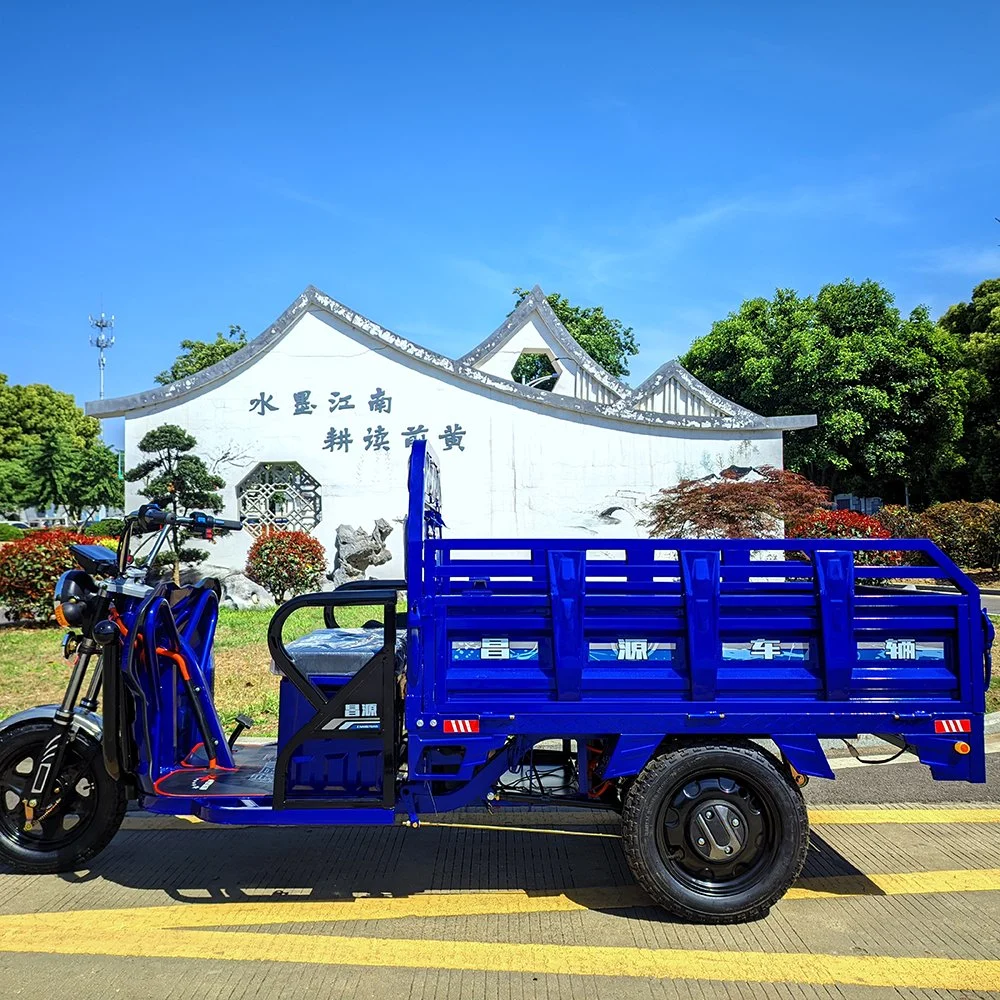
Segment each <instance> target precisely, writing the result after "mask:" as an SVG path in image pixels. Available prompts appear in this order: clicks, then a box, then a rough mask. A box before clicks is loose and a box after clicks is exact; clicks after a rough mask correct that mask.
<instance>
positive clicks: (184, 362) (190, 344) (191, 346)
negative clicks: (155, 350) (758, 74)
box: [154, 324, 247, 385]
mask: <svg viewBox="0 0 1000 1000" xmlns="http://www.w3.org/2000/svg"><path fill="white" fill-rule="evenodd" d="M246 345H247V334H246V331H245V330H244V329H243V327H241V326H235V325H233V324H230V327H229V333H228V334H226V333H221V332H220V333H217V334H216V335H215V340H182V341H181V349H182V350H181V353H180V354H178V355H177V359H176V360H175V361H174V363H173V364H172V365H171V366H170V367H169V368H167V369H166V370H164V371H162V372H160V374H159V375H157V376H156V377H155V379H154V381H155V382H157V383H158V384H159V385H170V383H171V382H176V381H177V380H178V379H182V378H187V377H188V376H189V375H194V373H195V372H200V371H201V370H202V369H203V368H208V367H209V366H210V365H214V364H215V363H216V362H218V361H222V360H223V359H225V358H228V357H229V355H230V354H235V353H236V351H238V350H239V349H240V348H241V347H246Z"/></svg>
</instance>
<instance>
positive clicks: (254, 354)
mask: <svg viewBox="0 0 1000 1000" xmlns="http://www.w3.org/2000/svg"><path fill="white" fill-rule="evenodd" d="M310 311H317V312H322V313H325V314H327V315H328V316H332V317H333V318H335V319H337V320H339V321H340V322H342V323H343V324H344V325H346V326H348V327H350V328H351V329H352V330H353V331H354V332H355V333H356V334H358V335H359V336H360V337H361V338H362V339H367V340H370V341H372V342H373V345H374V346H377V347H378V348H379V349H380V350H384V349H385V348H389V349H390V350H391V351H393V352H396V353H398V354H399V355H400V360H401V361H405V362H406V363H408V364H411V365H412V364H413V363H414V362H416V363H417V364H418V365H421V366H425V367H427V368H429V369H433V370H435V371H438V372H446V373H448V374H449V375H451V376H453V377H455V378H456V379H457V380H458V381H459V382H463V381H464V382H466V383H469V384H470V387H475V388H478V389H483V388H486V389H490V390H493V391H495V392H497V393H501V394H503V396H505V397H506V398H508V399H511V400H514V399H522V400H528V401H531V402H533V403H538V404H542V405H544V406H545V407H546V408H551V409H556V410H563V411H570V412H573V413H577V414H580V415H582V416H591V417H604V418H607V419H612V420H618V421H621V422H622V423H623V424H632V425H636V424H638V425H649V426H654V427H656V426H659V427H678V428H688V429H699V428H701V429H705V430H711V429H725V428H731V429H745V430H781V431H785V430H797V429H799V428H803V427H813V426H815V424H816V418H815V416H792V417H762V416H760V414H757V413H753V412H752V411H751V410H746V409H744V408H743V407H740V406H737V405H736V404H735V403H732V402H730V401H729V400H726V399H723V397H722V396H719V395H718V394H717V393H713V392H712V391H711V390H710V389H709V388H708V387H707V386H704V385H702V383H700V382H698V380H697V379H695V378H694V377H693V376H692V375H690V374H689V373H688V372H686V371H684V369H683V368H681V366H680V365H679V364H678V362H676V361H675V362H668V364H667V365H664V366H663V367H662V368H661V369H660V370H659V371H658V372H657V373H655V374H654V375H652V376H651V377H650V378H649V379H647V380H646V381H645V382H643V384H642V386H640V387H639V389H636V390H633V389H631V388H629V386H627V385H625V384H624V383H623V382H620V381H619V380H618V379H616V378H615V377H614V376H613V375H611V374H609V373H608V372H607V371H605V369H604V368H603V367H602V366H601V365H600V364H598V363H597V362H596V361H594V359H593V358H591V357H590V356H589V355H588V354H586V352H584V351H583V349H582V348H581V347H580V345H579V344H578V343H577V342H576V341H575V340H574V339H573V338H572V337H571V336H570V334H569V332H568V331H567V330H566V328H565V327H564V326H563V325H562V323H560V322H559V319H558V317H557V316H556V315H555V313H554V312H553V311H552V307H551V306H550V305H549V303H548V301H547V300H546V298H545V295H544V293H543V292H542V290H541V289H540V288H539V287H538V286H537V285H536V286H535V287H534V288H533V289H532V290H531V292H530V293H529V295H528V297H527V298H526V299H525V300H524V302H522V303H521V304H520V305H519V306H518V308H517V309H515V310H514V312H513V313H511V315H510V316H509V317H508V318H507V320H506V321H505V322H504V323H503V324H501V326H499V327H498V328H497V329H496V330H495V331H494V332H493V333H492V334H491V335H490V336H489V337H487V338H486V340H484V341H483V342H482V343H481V344H480V345H479V346H478V347H476V348H475V349H474V350H472V351H470V352H469V354H466V355H465V356H464V357H462V358H460V359H459V360H458V361H453V360H451V359H450V358H446V357H445V356H444V355H443V354H438V353H437V352H436V351H432V350H430V349H429V348H426V347H421V346H420V345H419V344H415V343H413V341H411V340H408V339H407V338H406V337H402V336H400V335H399V334H398V333H393V332H392V331H391V330H387V329H386V328H385V327H382V326H379V324H378V323H375V322H374V321H373V320H370V319H368V318H367V317H366V316H362V315H361V314H360V313H357V312H354V310H353V309H349V308H348V307H347V306H345V305H343V304H342V303H340V302H338V301H337V300H336V299H333V298H331V297H330V296H329V295H326V294H325V293H324V292H321V291H320V290H319V289H318V288H315V287H314V286H313V285H309V286H308V287H307V288H306V289H305V290H304V291H303V292H302V294H301V295H299V296H298V298H297V299H296V300H295V301H294V302H293V303H292V304H291V305H290V306H289V307H288V308H287V309H286V310H285V311H284V312H283V313H282V314H281V315H280V316H279V317H278V318H277V319H276V320H275V321H274V322H273V323H272V324H271V325H270V326H269V327H268V328H267V329H266V330H264V331H263V332H262V333H260V334H259V335H258V336H256V337H255V338H254V339H253V340H251V341H250V343H248V344H247V345H246V346H245V347H241V348H240V349H239V350H238V351H235V352H233V353H232V354H230V355H229V357H227V358H224V359H223V360H222V361H218V362H216V363H215V364H214V365H211V366H209V367H208V368H204V369H202V370H201V371H200V372H196V373H195V374H194V375H189V376H188V377H186V378H183V379H180V380H178V381H177V382H171V383H170V385H165V386H158V387H156V388H155V389H147V390H145V391H144V392H137V393H134V394H132V395H130V396H119V397H117V398H115V399H101V400H93V401H91V402H88V403H87V404H86V412H87V414H88V415H89V416H93V417H119V416H126V415H128V414H130V413H135V412H136V411H140V410H145V409H148V408H150V407H153V406H163V405H167V406H169V405H172V404H174V403H180V402H183V401H184V400H185V399H187V398H189V397H191V396H193V395H196V394H198V393H201V392H203V391H205V390H206V389H210V388H211V387H212V385H214V384H215V383H217V382H221V381H222V380H223V379H225V378H228V377H229V376H230V375H232V374H234V373H236V372H239V371H241V370H242V369H244V368H247V367H249V366H250V365H252V364H254V363H255V362H256V361H258V360H260V359H261V358H262V357H263V356H264V355H265V354H266V353H267V352H268V351H270V350H271V348H272V347H274V346H275V345H276V344H277V343H278V342H279V341H280V340H281V339H282V338H283V337H284V336H285V334H287V333H288V331H289V330H290V329H291V328H292V326H293V325H294V324H295V323H296V322H297V321H298V320H299V319H300V318H301V317H302V316H303V315H304V314H305V313H307V312H310ZM532 311H537V313H538V315H539V316H540V317H541V319H542V321H543V322H544V323H545V325H546V327H547V328H548V330H549V332H550V333H551V335H552V336H553V337H554V338H555V339H556V340H557V341H558V342H559V344H560V346H561V347H563V348H565V349H566V350H567V352H569V353H571V354H572V356H573V357H574V359H575V360H576V361H577V362H578V363H579V364H580V366H581V367H582V368H583V369H584V370H585V371H587V372H588V373H589V374H590V375H592V376H593V377H594V378H595V379H597V380H598V381H600V382H602V383H603V384H604V385H605V386H607V388H608V389H609V390H610V391H611V392H612V393H614V395H615V396H616V397H617V399H616V401H615V402H613V403H610V404H605V403H592V402H589V401H586V400H582V399H575V398H573V397H572V396H563V395H559V394H557V393H552V392H545V391H544V390H541V389H533V388H531V387H530V386H526V385H522V384H521V383H519V382H513V381H511V380H509V379H504V378H499V377H497V376H495V375H489V374H487V373H486V372H483V371H479V370H478V369H477V368H474V367H472V365H473V364H474V363H475V362H476V361H477V360H479V359H481V358H483V357H485V356H487V355H488V354H489V353H491V352H492V351H495V350H497V349H498V348H499V347H500V346H501V345H502V344H503V343H504V342H505V341H506V340H508V339H509V338H510V337H511V336H513V334H514V333H516V332H517V330H518V329H520V327H521V326H523V324H524V323H525V322H526V320H527V317H528V315H529V314H530V313H531V312H532ZM671 365H674V366H676V368H677V369H678V370H679V371H680V372H682V373H683V375H684V376H685V377H686V378H687V379H688V380H689V381H690V382H691V383H692V384H694V385H697V386H699V387H700V391H701V392H702V393H704V394H707V395H708V396H710V397H714V400H718V401H719V403H721V404H724V407H723V406H722V405H719V403H716V402H713V403H712V406H713V408H714V409H716V410H717V411H719V414H720V415H719V416H711V417H686V416H680V415H674V414H664V413H652V412H649V411H644V410H637V409H634V408H633V406H634V402H635V401H637V400H638V399H639V398H640V397H639V396H638V395H637V394H638V393H640V392H641V391H642V390H643V388H644V387H646V386H647V385H649V384H650V383H651V381H652V380H654V379H656V378H657V376H658V375H660V373H661V372H664V371H665V370H667V369H668V368H670V366H671ZM647 393H648V390H647Z"/></svg>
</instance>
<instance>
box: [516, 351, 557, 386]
mask: <svg viewBox="0 0 1000 1000" xmlns="http://www.w3.org/2000/svg"><path fill="white" fill-rule="evenodd" d="M561 374H562V369H561V368H560V367H559V366H558V365H557V364H556V362H555V356H554V355H553V354H552V352H551V351H547V350H538V349H536V350H528V349H525V350H523V351H521V353H520V354H519V355H518V358H517V361H515V362H514V367H513V368H512V369H511V371H510V377H511V378H512V379H513V380H514V381H515V382H520V383H521V384H522V385H527V386H530V387H531V388H532V389H547V390H550V391H551V390H552V389H553V388H554V387H555V384H556V382H557V381H558V380H559V376H560V375H561Z"/></svg>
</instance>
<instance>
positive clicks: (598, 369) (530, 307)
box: [458, 285, 632, 399]
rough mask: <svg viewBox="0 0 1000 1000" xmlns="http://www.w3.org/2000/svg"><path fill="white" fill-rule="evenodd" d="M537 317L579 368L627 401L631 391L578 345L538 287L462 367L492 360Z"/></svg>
mask: <svg viewBox="0 0 1000 1000" xmlns="http://www.w3.org/2000/svg"><path fill="white" fill-rule="evenodd" d="M533 312H534V313H537V314H538V317H539V319H541V321H542V323H543V324H544V325H545V329H546V330H547V331H548V333H549V335H550V336H551V337H552V339H553V340H554V341H555V342H556V343H557V344H558V345H559V346H560V347H561V348H562V349H563V350H564V351H565V352H566V354H567V355H568V356H569V357H571V358H572V359H573V360H574V361H575V362H576V363H577V365H579V367H580V368H582V369H583V371H585V372H586V373H587V374H588V375H590V376H591V378H593V379H595V380H596V381H598V382H600V383H601V385H603V386H604V387H605V388H606V389H607V390H608V391H609V392H611V394H612V395H613V396H614V397H615V398H616V399H625V398H627V397H628V395H629V394H630V393H631V391H632V390H631V389H630V388H629V387H628V386H627V385H625V383H624V382H621V381H619V380H618V379H617V378H615V376H614V375H612V374H611V373H610V372H609V371H608V370H607V369H606V368H605V367H604V366H603V365H602V364H600V362H598V361H595V360H594V359H593V358H592V357H591V356H590V355H589V354H588V353H587V352H586V351H585V350H584V349H583V348H582V347H581V346H580V345H579V344H578V343H577V341H576V339H575V338H574V337H573V335H572V334H571V333H570V332H569V330H567V329H566V327H565V326H563V323H562V321H561V320H560V319H559V317H558V316H557V315H556V314H555V311H554V310H553V309H552V306H550V305H549V300H548V299H547V298H546V297H545V293H544V292H543V291H542V290H541V288H540V287H539V286H538V285H535V287H534V288H532V289H531V291H530V292H528V294H527V295H526V296H525V297H524V298H523V299H522V300H521V301H520V302H519V303H518V306H517V308H516V309H515V310H514V311H513V312H512V313H511V314H510V315H509V316H508V317H507V318H506V319H505V320H504V321H503V323H501V324H500V325H499V326H498V327H497V328H496V329H495V330H494V331H493V332H492V333H491V334H490V335H489V336H488V337H487V338H486V339H485V340H484V341H482V343H480V344H478V345H477V346H476V347H474V348H473V349H472V350H471V351H469V353H468V354H465V355H463V356H462V357H461V358H459V359H458V361H459V364H462V365H468V366H469V367H470V368H476V367H477V366H478V365H479V363H480V362H481V361H483V360H484V359H485V358H488V357H490V356H491V355H493V354H495V353H496V352H497V351H499V350H500V348H501V347H503V345H504V344H506V343H507V341H508V340H510V339H511V337H513V336H514V334H516V333H517V331H518V330H520V329H521V327H522V326H524V324H525V323H527V322H528V317H529V316H531V314H532V313H533Z"/></svg>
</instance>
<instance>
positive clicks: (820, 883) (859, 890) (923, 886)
mask: <svg viewBox="0 0 1000 1000" xmlns="http://www.w3.org/2000/svg"><path fill="white" fill-rule="evenodd" d="M941 892H1000V868H980V869H975V870H963V869H958V870H952V871H932V872H900V873H896V874H877V875H828V876H824V877H821V878H803V879H799V881H798V882H796V883H795V885H794V886H792V888H791V889H789V890H788V892H787V893H786V895H785V899H829V898H832V897H843V896H903V895H930V894H934V893H941Z"/></svg>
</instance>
